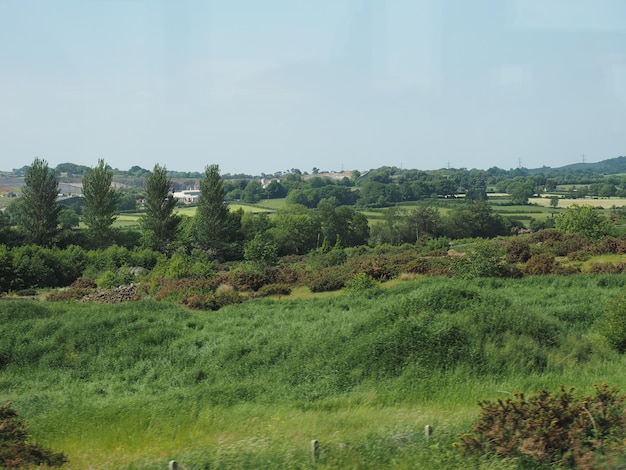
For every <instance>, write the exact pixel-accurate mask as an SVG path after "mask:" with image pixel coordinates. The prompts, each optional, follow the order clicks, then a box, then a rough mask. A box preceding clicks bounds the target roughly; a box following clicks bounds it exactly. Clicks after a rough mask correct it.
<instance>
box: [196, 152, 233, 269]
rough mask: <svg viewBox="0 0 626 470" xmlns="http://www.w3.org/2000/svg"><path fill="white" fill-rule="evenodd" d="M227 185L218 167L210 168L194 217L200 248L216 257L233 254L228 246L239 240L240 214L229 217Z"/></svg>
mask: <svg viewBox="0 0 626 470" xmlns="http://www.w3.org/2000/svg"><path fill="white" fill-rule="evenodd" d="M225 195H226V192H225V190H224V182H223V180H222V178H221V176H220V169H219V166H218V165H215V164H213V165H207V167H206V168H205V170H204V177H203V178H202V180H201V181H200V197H199V198H198V209H197V210H196V215H195V238H196V242H197V243H198V244H199V245H200V247H201V248H203V249H205V250H211V251H212V252H213V255H214V256H215V257H219V258H221V257H223V256H224V255H225V254H226V253H227V252H232V250H230V249H229V245H231V244H232V243H235V242H236V241H238V239H239V238H240V232H241V216H242V214H241V213H240V214H239V215H238V216H237V214H232V215H231V214H230V211H229V210H228V205H227V204H226V203H225V202H224V196H225Z"/></svg>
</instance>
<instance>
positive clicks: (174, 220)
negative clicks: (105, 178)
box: [140, 164, 180, 252]
mask: <svg viewBox="0 0 626 470" xmlns="http://www.w3.org/2000/svg"><path fill="white" fill-rule="evenodd" d="M171 189H172V180H171V179H169V178H168V177H167V169H166V168H165V167H164V166H161V165H159V164H156V165H154V169H153V170H152V173H150V174H149V175H148V177H147V178H146V198H145V201H144V206H145V210H146V212H145V214H144V215H143V217H142V218H141V221H140V224H141V228H142V229H143V231H144V243H145V244H146V245H148V246H149V247H151V248H153V249H156V250H158V251H161V252H165V251H167V249H168V246H169V244H170V243H172V241H174V239H175V238H176V232H177V229H178V224H179V223H180V216H178V215H177V214H175V213H174V207H176V198H175V197H174V195H173V194H172V192H171Z"/></svg>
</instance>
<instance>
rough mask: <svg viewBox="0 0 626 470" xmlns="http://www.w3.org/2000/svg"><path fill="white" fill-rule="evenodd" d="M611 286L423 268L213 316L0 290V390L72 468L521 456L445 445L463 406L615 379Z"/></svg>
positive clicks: (468, 416) (425, 462)
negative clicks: (605, 332) (9, 296)
mask: <svg viewBox="0 0 626 470" xmlns="http://www.w3.org/2000/svg"><path fill="white" fill-rule="evenodd" d="M625 285H626V276H625V275H596V276H587V275H578V276H568V277H552V276H540V277H527V278H523V279H520V280H505V279H477V280H474V281H462V280H459V279H453V280H449V279H446V278H419V279H416V280H413V281H406V282H394V283H393V284H392V285H389V286H388V287H385V288H379V289H374V290H371V291H363V292H361V293H352V294H350V293H342V294H333V295H332V296H319V297H318V296H312V297H310V298H308V299H302V298H301V297H302V295H301V293H297V294H296V296H294V297H297V298H292V297H284V298H282V299H281V300H272V299H258V300H252V301H248V302H246V303H244V304H240V305H232V306H229V307H226V308H223V309H221V310H219V311H217V312H198V311H189V310H187V309H185V308H182V307H179V306H175V305H171V304H168V303H165V302H162V303H158V302H154V301H152V300H143V301H139V302H135V303H126V304H120V305H100V304H82V303H69V302H68V303H65V302H61V303H45V302H32V301H2V303H1V304H0V318H1V319H2V321H1V322H0V367H1V368H0V400H2V401H6V400H10V401H11V402H12V403H13V406H14V407H15V409H17V410H18V411H19V412H20V415H21V416H22V417H23V418H24V419H26V420H27V422H28V423H29V424H30V431H31V433H32V435H33V440H34V441H35V442H37V443H39V444H43V445H46V446H48V447H51V448H53V449H54V450H57V451H63V452H65V453H66V454H67V456H68V457H69V459H70V463H69V464H68V465H67V468H71V469H85V468H93V469H144V468H145V469H159V468H163V469H164V468H167V462H168V461H169V460H172V459H175V460H177V461H178V462H179V465H180V468H183V469H204V468H222V469H226V468H228V469H239V468H249V469H257V468H272V469H274V468H278V469H280V468H285V469H286V468H321V469H335V468H362V469H369V468H371V469H379V468H401V469H414V468H446V469H465V468H490V469H500V468H519V467H517V466H516V465H517V464H516V462H515V461H509V462H504V461H499V460H496V459H493V458H481V459H478V460H468V458H466V457H463V455H462V454H461V453H460V452H459V449H458V448H456V447H455V446H456V443H457V435H458V434H459V433H463V432H467V431H469V430H470V426H471V423H472V421H473V420H475V419H476V418H477V415H478V407H477V406H476V402H477V401H478V400H479V399H495V398H505V397H507V396H511V393H512V392H513V391H524V392H527V393H529V394H530V393H534V392H537V391H539V390H540V389H541V388H544V387H547V388H549V389H551V390H555V389H556V388H557V387H558V386H559V385H561V384H563V385H566V386H575V387H577V389H578V390H580V391H581V393H588V392H589V391H590V389H591V387H592V385H593V384H594V383H600V382H603V381H606V382H608V383H609V384H611V385H615V386H617V387H618V388H620V389H621V390H626V376H625V375H624V373H623V370H624V366H626V360H625V359H624V356H622V355H619V354H617V353H616V352H614V351H612V350H611V349H610V348H609V347H608V345H607V344H606V342H605V340H604V338H603V337H602V336H601V335H600V334H599V333H598V331H597V328H596V322H597V320H598V319H599V318H600V317H601V316H602V312H603V308H604V305H605V304H606V302H607V301H609V300H610V299H611V298H612V297H613V296H615V295H616V294H617V293H619V292H621V291H623V289H624V286H625ZM426 424H430V425H432V426H433V428H434V433H433V435H432V437H431V440H430V441H429V442H426V441H425V439H424V437H423V429H424V426H425V425H426ZM312 439H317V440H319V442H320V445H321V452H320V456H319V461H318V462H317V464H316V465H313V464H312V462H311V455H310V441H311V440H312Z"/></svg>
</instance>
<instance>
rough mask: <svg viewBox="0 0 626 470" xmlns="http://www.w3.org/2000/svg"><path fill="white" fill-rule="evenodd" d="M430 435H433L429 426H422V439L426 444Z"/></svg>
mask: <svg viewBox="0 0 626 470" xmlns="http://www.w3.org/2000/svg"><path fill="white" fill-rule="evenodd" d="M432 433H433V427H432V426H431V425H430V424H427V425H426V426H424V438H425V439H426V442H428V440H429V439H430V436H431V435H432Z"/></svg>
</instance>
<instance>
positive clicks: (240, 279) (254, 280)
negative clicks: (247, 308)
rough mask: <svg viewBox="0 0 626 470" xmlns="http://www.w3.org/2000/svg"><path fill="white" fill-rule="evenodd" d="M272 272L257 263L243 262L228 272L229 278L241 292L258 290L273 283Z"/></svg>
mask: <svg viewBox="0 0 626 470" xmlns="http://www.w3.org/2000/svg"><path fill="white" fill-rule="evenodd" d="M271 273H272V272H271V271H269V270H266V269H265V268H263V267H261V266H258V265H256V264H250V263H241V264H240V265H239V266H238V267H237V268H235V269H233V270H232V271H230V272H229V273H228V276H227V278H228V279H229V280H230V282H231V283H232V284H233V285H234V286H235V287H236V288H237V290H239V291H241V292H243V291H250V290H251V291H257V290H259V289H260V288H261V287H263V286H264V285H265V284H271V283H272V281H273V279H272V278H271Z"/></svg>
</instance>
